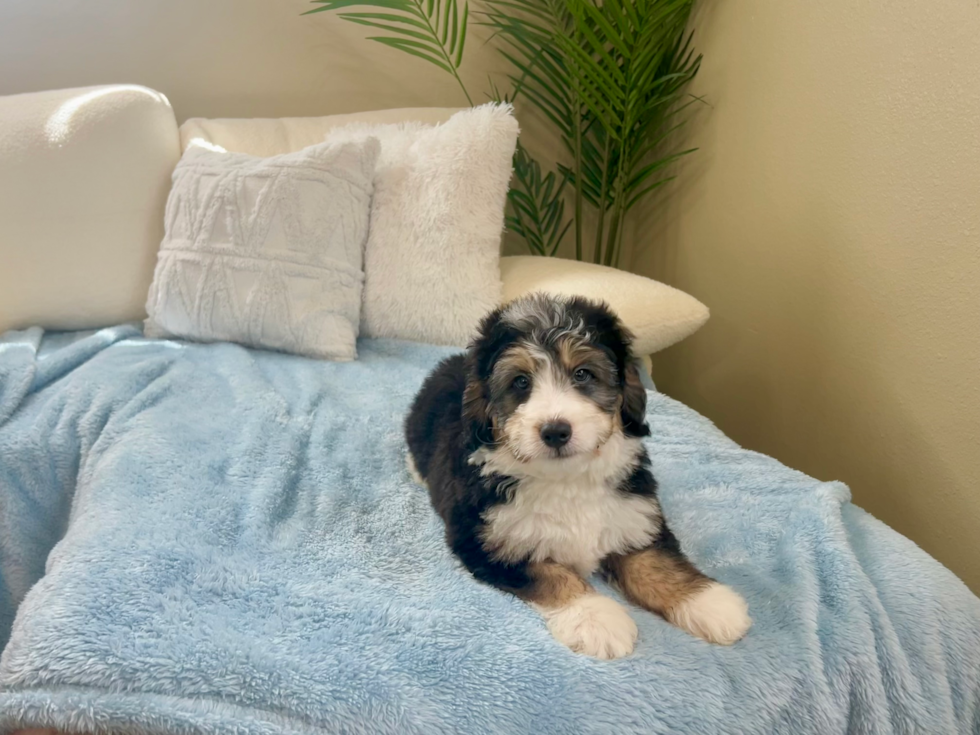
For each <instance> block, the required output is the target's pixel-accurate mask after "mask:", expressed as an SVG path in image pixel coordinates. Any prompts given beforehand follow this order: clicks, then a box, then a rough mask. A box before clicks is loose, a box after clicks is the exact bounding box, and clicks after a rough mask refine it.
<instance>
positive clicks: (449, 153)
mask: <svg viewBox="0 0 980 735" xmlns="http://www.w3.org/2000/svg"><path fill="white" fill-rule="evenodd" d="M517 133H518V126H517V120H516V119H515V118H514V116H513V114H512V110H511V107H510V105H496V104H487V105H482V106H480V107H474V108H472V109H469V110H464V111H462V112H458V113H456V114H455V115H453V116H452V117H451V118H450V119H449V120H448V121H446V122H445V123H442V124H440V125H435V126H429V125H424V124H421V123H400V124H394V125H363V124H355V125H350V126H346V127H344V128H340V129H337V130H333V131H330V132H329V133H328V134H327V136H326V140H327V141H328V142H331V143H338V142H342V141H353V140H362V139H364V138H367V137H375V138H378V140H379V141H380V142H381V156H380V158H379V159H378V164H377V168H376V172H375V190H374V201H373V202H372V204H371V227H370V232H369V234H368V241H367V246H366V248H365V252H364V273H365V282H364V302H363V309H362V313H361V332H362V334H363V335H364V336H367V337H398V338H401V339H410V340H416V341H420V342H431V343H436V344H450V345H460V346H462V345H465V344H466V343H467V342H468V341H469V340H470V338H471V337H472V336H473V334H474V333H475V331H476V326H477V323H478V322H479V320H480V318H481V317H482V316H483V315H484V314H486V313H487V312H488V311H490V310H491V309H493V308H495V307H496V306H497V304H498V303H499V302H500V295H501V285H500V263H499V261H500V237H501V233H502V231H503V226H504V204H505V202H506V197H507V185H508V182H509V181H510V174H511V157H512V156H513V154H514V146H515V145H516V142H517Z"/></svg>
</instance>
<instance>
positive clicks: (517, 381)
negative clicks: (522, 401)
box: [511, 375, 531, 390]
mask: <svg viewBox="0 0 980 735" xmlns="http://www.w3.org/2000/svg"><path fill="white" fill-rule="evenodd" d="M511 385H512V386H514V388H516V389H517V390H527V389H528V388H530V387H531V381H530V380H528V378H527V376H526V375H518V376H517V377H516V378H514V381H513V382H512V383H511Z"/></svg>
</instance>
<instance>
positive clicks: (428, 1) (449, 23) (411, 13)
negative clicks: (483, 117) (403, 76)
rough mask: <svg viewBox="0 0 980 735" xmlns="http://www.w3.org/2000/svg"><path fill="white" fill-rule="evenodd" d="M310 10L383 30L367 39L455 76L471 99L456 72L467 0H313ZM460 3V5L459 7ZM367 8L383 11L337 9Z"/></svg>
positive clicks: (467, 17) (463, 41)
mask: <svg viewBox="0 0 980 735" xmlns="http://www.w3.org/2000/svg"><path fill="white" fill-rule="evenodd" d="M312 2H313V4H314V5H317V6H318V7H316V8H313V9H312V10H308V11H307V12H306V13H304V15H310V14H311V13H324V12H337V14H338V15H339V16H340V17H341V18H343V19H344V20H346V21H348V22H350V23H356V24H358V25H362V26H367V27H369V28H374V29H377V30H380V31H383V32H384V33H385V35H383V36H369V37H368V40H369V41H377V42H378V43H381V44H384V45H385V46H389V47H390V48H395V49H398V50H399V51H404V52H405V53H407V54H411V55H412V56H415V57H416V58H419V59H423V60H424V61H428V62H429V63H430V64H433V65H435V66H437V67H439V68H440V69H442V70H443V71H446V72H449V73H450V74H451V75H452V76H453V77H455V79H456V81H457V83H458V84H459V86H460V89H462V90H463V94H464V95H466V99H467V101H468V102H469V103H470V104H471V105H472V104H473V100H472V99H471V97H470V94H469V92H468V91H467V90H466V85H464V84H463V80H462V79H461V78H460V76H459V72H458V69H459V66H460V64H461V63H462V62H463V49H464V47H465V45H466V26H467V24H468V23H469V4H468V2H467V0H312ZM460 3H462V7H460ZM348 8H369V9H372V10H377V11H384V12H363V11H361V12H338V11H346V10H347V9H348Z"/></svg>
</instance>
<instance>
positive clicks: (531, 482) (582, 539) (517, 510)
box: [483, 446, 660, 576]
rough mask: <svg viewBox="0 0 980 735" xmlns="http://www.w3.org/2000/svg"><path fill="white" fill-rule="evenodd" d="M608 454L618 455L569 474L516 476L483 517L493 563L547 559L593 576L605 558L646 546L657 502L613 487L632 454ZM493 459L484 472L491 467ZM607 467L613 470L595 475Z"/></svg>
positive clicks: (653, 531) (618, 450) (655, 524)
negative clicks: (505, 498)
mask: <svg viewBox="0 0 980 735" xmlns="http://www.w3.org/2000/svg"><path fill="white" fill-rule="evenodd" d="M608 449H609V450H613V451H614V452H615V454H617V455H619V456H618V457H610V456H604V457H601V458H598V459H599V460H600V461H599V463H598V464H599V465H600V466H596V465H595V464H593V466H592V467H589V468H588V469H586V468H582V469H584V470H585V471H581V472H578V473H575V474H572V475H565V474H564V473H562V475H563V476H548V475H545V476H536V477H523V478H521V479H520V480H519V482H518V484H517V486H516V487H515V488H514V491H513V493H514V495H513V499H512V500H511V501H510V502H507V503H503V504H500V505H495V506H493V507H492V508H491V509H490V510H488V511H487V512H486V514H485V515H484V521H485V523H486V526H485V531H484V535H483V539H484V542H485V543H486V544H487V545H488V546H489V547H491V548H493V549H495V551H496V554H495V555H496V556H497V557H498V558H500V559H503V560H507V561H516V560H518V559H522V558H527V557H529V558H530V559H531V560H532V561H544V560H545V559H551V560H553V561H556V562H558V563H560V564H565V565H567V566H569V567H572V568H573V569H575V570H576V571H577V572H578V573H579V574H581V575H583V576H588V575H589V574H592V573H593V572H594V571H596V569H597V568H598V566H599V563H600V562H601V561H602V560H603V559H604V558H605V557H606V556H608V555H609V554H613V553H622V552H625V551H629V550H631V549H639V548H643V547H644V546H646V545H648V544H649V543H650V542H651V541H652V540H653V539H654V537H655V536H656V535H657V533H658V532H659V530H660V504H659V503H658V502H657V501H656V500H655V499H651V498H646V497H642V496H638V495H628V494H625V493H622V492H620V491H619V490H618V489H617V487H618V485H619V483H620V482H621V480H622V479H623V477H624V476H625V474H626V473H627V472H629V471H631V470H632V467H633V466H635V454H634V453H633V451H631V450H630V448H629V447H627V446H621V447H608ZM603 454H606V453H605V452H603ZM494 459H495V458H489V461H488V462H487V463H486V466H485V469H489V468H491V467H492V468H494V469H498V467H495V465H498V466H499V464H500V463H499V462H495V461H494ZM610 460H611V461H610ZM617 460H618V461H617ZM623 460H626V461H625V462H624V461H623ZM607 463H608V465H613V466H614V465H617V464H618V465H619V467H617V468H616V470H612V467H611V466H610V467H609V468H608V469H609V470H612V471H602V470H604V469H605V468H603V467H602V466H601V465H602V464H607ZM499 469H504V468H502V467H499ZM508 469H511V470H512V473H508V474H516V473H514V472H513V470H514V468H508ZM597 470H598V471H597Z"/></svg>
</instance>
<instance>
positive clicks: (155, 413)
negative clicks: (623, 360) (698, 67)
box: [0, 327, 980, 735]
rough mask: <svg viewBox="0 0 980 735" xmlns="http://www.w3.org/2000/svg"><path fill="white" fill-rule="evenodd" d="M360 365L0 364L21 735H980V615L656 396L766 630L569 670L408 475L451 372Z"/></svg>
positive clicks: (18, 351)
mask: <svg viewBox="0 0 980 735" xmlns="http://www.w3.org/2000/svg"><path fill="white" fill-rule="evenodd" d="M358 352H359V355H360V359H359V360H357V361H356V362H352V363H325V362H319V361H314V360H308V359H304V358H300V357H295V356H287V355H281V354H275V353H269V352H262V351H255V350H248V349H244V348H241V347H237V346H233V345H228V344H217V345H192V344H185V343H181V342H169V341H153V340H145V339H143V338H142V337H141V336H140V335H139V333H138V331H137V330H135V329H134V328H132V327H118V328H114V329H109V330H103V331H100V332H97V333H93V334H88V335H81V336H80V335H43V336H42V334H41V332H40V331H39V330H33V331H31V330H29V331H27V332H20V333H10V334H8V335H6V336H4V337H3V338H2V340H0V646H3V645H5V648H4V651H3V655H2V658H0V731H2V730H3V729H4V728H14V727H28V726H48V727H60V728H63V729H69V730H75V731H88V732H107V731H111V730H116V731H119V730H125V731H126V732H130V733H214V734H218V733H222V734H223V733H278V732H294V733H306V732H310V733H313V732H338V733H356V732H364V733H424V734H425V735H434V734H435V733H451V732H465V733H484V732H499V733H519V732H528V733H562V734H564V733H571V732H576V733H605V732H618V733H631V732H635V733H679V732H683V733H705V734H708V733H710V734H712V735H714V734H716V733H763V732H774V733H789V732H792V733H821V734H824V733H836V732H840V733H844V732H851V733H953V732H962V733H968V732H974V733H975V732H978V731H980V708H978V701H980V600H978V599H977V598H976V597H974V596H973V595H972V594H971V593H970V592H969V591H968V590H967V589H966V588H965V587H964V586H963V585H962V583H960V582H959V581H958V580H957V579H956V578H955V577H954V576H953V575H952V574H951V573H950V572H948V571H947V570H946V569H944V568H943V567H942V566H941V565H940V564H939V563H937V562H936V561H934V560H933V559H931V558H930V557H929V556H927V555H926V554H925V553H923V552H922V551H921V550H919V549H918V548H917V547H916V546H915V545H914V544H912V543H911V542H909V541H908V540H906V539H905V538H903V537H902V536H900V535H899V534H897V533H895V532H893V531H892V530H890V529H889V528H887V527H886V526H884V525H883V524H881V523H879V522H878V521H876V520H875V519H873V518H872V517H870V516H868V515H867V514H866V513H864V512H863V511H861V510H860V509H858V508H856V507H854V506H853V505H851V504H850V502H849V495H848V491H847V489H846V488H845V487H844V486H842V485H840V484H835V483H829V484H828V483H820V482H817V481H816V480H813V479H811V478H809V477H807V476H805V475H803V474H800V473H798V472H795V471H793V470H790V469H788V468H786V467H784V466H782V465H781V464H779V463H778V462H776V461H775V460H773V459H770V458H768V457H765V456H762V455H759V454H756V453H753V452H749V451H746V450H743V449H741V448H739V447H738V446H736V445H735V444H734V443H732V442H731V441H730V440H728V439H727V438H725V437H724V436H723V435H722V434H721V433H720V432H719V431H717V429H715V428H714V427H713V426H712V425H711V424H710V422H708V421H707V420H706V419H704V418H702V417H700V416H699V415H697V414H696V413H694V412H693V411H691V410H689V409H687V408H685V407H684V406H682V405H680V404H678V403H676V402H674V401H672V400H670V399H669V398H666V397H664V396H662V395H660V394H656V393H651V394H650V407H649V417H650V422H651V426H652V429H653V436H652V438H651V439H650V441H649V448H650V451H651V455H652V457H653V462H654V472H655V474H656V475H657V477H658V479H659V480H660V483H661V495H662V500H663V505H664V510H665V513H666V515H667V517H668V519H669V520H670V522H671V525H672V527H673V528H674V530H675V532H676V534H677V536H678V537H679V538H680V540H681V543H682V545H683V546H684V548H685V550H686V551H687V552H688V554H689V555H690V556H691V557H692V559H693V560H694V561H695V562H696V563H697V564H698V565H699V566H701V567H702V568H703V569H704V570H705V571H706V572H707V573H709V574H711V575H712V576H714V577H716V578H718V579H720V580H721V581H723V582H725V583H727V584H730V585H732V586H733V587H735V588H736V589H737V590H739V592H741V593H742V594H743V595H744V596H745V597H746V599H747V600H748V603H749V607H750V612H751V614H752V617H753V619H754V621H755V624H754V626H753V628H752V630H751V631H750V633H749V635H748V636H747V637H746V638H745V639H744V640H743V641H741V642H739V643H737V644H736V645H734V646H732V647H730V648H725V647H717V646H711V645H708V644H706V643H703V642H701V641H698V640H695V639H694V638H692V637H690V636H688V635H686V634H684V633H683V632H681V631H680V630H678V629H676V628H674V627H672V626H670V625H668V624H667V623H665V622H664V621H663V620H661V619H659V618H657V617H656V616H654V615H651V614H649V613H646V612H643V611H640V610H636V609H631V612H632V614H633V615H634V617H635V619H636V621H637V624H638V626H639V629H640V640H639V643H638V645H637V650H636V652H635V653H634V654H633V655H632V656H630V657H628V658H626V659H623V660H620V661H616V662H611V663H610V662H600V661H595V660H592V659H588V658H584V657H581V656H577V655H575V654H573V653H571V652H569V651H568V650H566V649H565V648H564V647H562V646H561V645H560V644H558V643H556V642H555V641H554V640H553V639H552V638H551V637H550V635H549V634H548V632H547V630H546V629H545V627H544V624H543V623H542V621H541V619H540V618H539V617H538V616H537V615H536V614H535V613H534V612H533V611H531V610H529V609H528V608H527V607H526V606H525V605H523V604H522V603H520V602H518V601H517V600H515V599H513V598H511V597H508V596H506V595H503V594H501V593H499V592H496V591H494V590H492V589H489V588H487V587H484V586H481V585H479V584H477V583H475V582H474V581H473V580H472V579H471V578H470V577H468V576H467V575H466V574H465V573H463V572H462V571H461V570H460V569H459V568H458V566H457V565H456V564H455V563H454V561H453V559H452V557H451V556H450V554H449V553H448V551H447V550H446V549H445V548H444V545H443V542H442V539H441V533H442V529H441V526H440V522H439V520H438V519H437V518H436V516H435V515H434V513H433V512H432V511H431V510H430V508H429V505H428V500H427V497H426V495H425V492H424V491H423V490H421V489H420V488H418V487H416V486H414V485H413V484H412V483H411V481H410V479H409V477H408V474H407V472H406V470H405V467H404V447H403V442H402V436H401V421H402V417H403V415H404V413H405V411H406V408H407V406H408V403H409V401H410V400H411V397H412V395H413V393H414V391H415V390H416V389H417V387H418V385H419V384H420V382H421V380H422V379H423V377H424V376H425V374H426V373H427V371H428V370H429V369H431V367H432V366H433V365H434V364H435V362H436V361H437V360H438V359H439V358H441V357H442V356H444V355H446V354H448V351H447V350H446V349H444V348H435V347H428V346H422V345H411V344H407V343H399V342H393V341H362V342H361V343H360V344H359V346H358Z"/></svg>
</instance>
